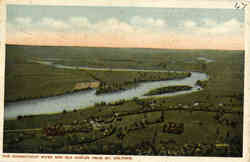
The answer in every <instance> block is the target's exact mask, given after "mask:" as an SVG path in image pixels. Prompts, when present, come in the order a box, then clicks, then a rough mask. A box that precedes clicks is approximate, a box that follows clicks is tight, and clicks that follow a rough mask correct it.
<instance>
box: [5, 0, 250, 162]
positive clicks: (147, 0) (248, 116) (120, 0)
mask: <svg viewBox="0 0 250 162" xmlns="http://www.w3.org/2000/svg"><path fill="white" fill-rule="evenodd" d="M7 3H8V4H25V5H34V4H36V5H83V6H122V7H126V6H134V7H166V8H177V7H178V8H233V3H234V1H228V0H218V1H214V0H190V1H187V0H85V1H84V0H7ZM245 10H246V11H245V85H244V86H245V89H244V101H245V102H244V132H243V141H244V146H243V158H223V157H220V158H218V157H163V156H132V158H133V160H132V161H138V162H141V161H143V162H144V161H145V162H147V161H166V162H176V161H178V162H179V161H181V162H189V161H195V162H201V161H202V162H224V161H225V162H226V161H227V162H250V157H249V153H250V152H249V151H250V143H249V141H250V140H249V138H250V128H249V127H250V123H249V121H250V110H249V109H248V105H249V100H248V99H249V98H250V94H249V90H250V86H249V84H247V83H248V81H249V79H250V75H249V72H248V71H249V70H250V69H249V68H250V67H249V65H248V64H247V63H248V62H250V56H248V54H249V51H250V45H249V43H248V42H249V38H250V31H249V30H250V29H249V25H250V15H249V14H250V7H249V6H247V7H246V9H245ZM5 23H6V6H5V1H4V0H0V77H1V78H0V90H1V91H0V98H1V101H2V102H1V103H0V107H1V110H2V111H0V119H3V114H4V113H3V110H4V108H3V107H4V103H3V101H4V64H5ZM0 128H1V129H0V141H3V120H1V121H0ZM2 145H3V144H2V142H0V152H1V153H2ZM10 155H13V154H10ZM17 155H18V154H17ZM22 155H31V154H22ZM32 155H39V154H32ZM43 155H46V154H43ZM47 155H55V154H47ZM57 155H59V154H57ZM61 155H62V154H61ZM64 156H65V155H64ZM72 156H76V155H72ZM93 156H99V155H93ZM90 157H91V155H90ZM103 157H105V156H103ZM112 157H115V155H114V156H112ZM0 161H4V162H6V161H14V162H15V161H16V162H29V161H66V159H64V160H55V159H53V160H51V159H41V158H39V159H28V158H15V159H8V158H2V155H0ZM69 161H79V160H74V159H70V160H69ZM81 161H101V160H81ZM106 161H109V160H106ZM111 161H112V160H111ZM113 161H114V160H113ZM119 161H122V162H127V161H130V162H131V160H119Z"/></svg>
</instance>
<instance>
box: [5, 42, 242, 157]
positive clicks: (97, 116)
mask: <svg viewBox="0 0 250 162" xmlns="http://www.w3.org/2000/svg"><path fill="white" fill-rule="evenodd" d="M30 58H32V59H41V60H47V61H48V60H53V62H55V63H58V64H63V65H74V66H88V67H105V68H130V69H133V68H134V69H152V70H172V71H183V72H185V73H181V74H182V75H180V76H178V74H176V73H175V74H174V75H173V74H172V73H156V72H127V71H126V72H115V71H87V70H85V71H84V70H69V69H67V70H66V69H56V68H53V67H48V66H44V65H39V64H35V63H30V62H27V60H28V59H30ZM197 58H207V59H210V60H213V61H212V62H209V63H208V62H206V60H204V59H197ZM192 71H196V72H202V73H206V74H207V75H208V76H209V79H208V81H206V82H199V83H198V84H200V85H201V86H202V87H203V90H201V91H198V92H193V93H191V94H183V95H178V96H172V97H152V98H150V99H138V98H134V99H133V100H128V101H120V102H116V103H99V104H96V105H95V106H93V107H89V108H85V109H79V110H74V111H70V112H69V111H62V112H61V113H57V114H43V115H33V116H32V115H30V116H23V117H19V118H17V119H15V120H5V121H4V152H19V153H20V152H29V153H30V152H36V153H77V154H83V153H84V154H85V153H89V154H129V155H169V156H233V157H240V156H242V142H243V141H242V134H243V112H244V111H243V96H244V94H243V89H244V81H243V80H244V51H222V50H221V51H220V50H170V49H169V50H163V49H119V48H87V47H85V48H84V47H32V46H7V54H6V80H5V83H6V84H5V89H6V91H5V101H15V100H20V99H30V98H39V97H48V96H52V95H59V94H60V95H62V94H64V93H68V92H71V89H72V87H73V86H74V84H75V83H77V82H83V81H95V80H99V81H102V82H103V83H105V84H107V85H109V86H114V85H119V86H117V87H118V90H120V89H122V88H131V87H133V86H135V85H136V84H135V83H136V81H139V82H141V81H154V80H168V79H173V78H178V77H180V78H183V77H188V73H189V72H192ZM114 82H115V83H114ZM117 82H118V83H117ZM109 86H106V87H108V88H107V89H111V88H110V87H109ZM24 89H25V90H24ZM115 90H117V89H115V88H114V91H115ZM112 92H113V90H112V91H111V93H112ZM104 93H106V92H104ZM173 125H174V126H173ZM178 125H183V129H182V127H180V131H178V133H176V132H175V130H176V129H177V127H178ZM178 129H179V127H178ZM204 132H206V133H204Z"/></svg>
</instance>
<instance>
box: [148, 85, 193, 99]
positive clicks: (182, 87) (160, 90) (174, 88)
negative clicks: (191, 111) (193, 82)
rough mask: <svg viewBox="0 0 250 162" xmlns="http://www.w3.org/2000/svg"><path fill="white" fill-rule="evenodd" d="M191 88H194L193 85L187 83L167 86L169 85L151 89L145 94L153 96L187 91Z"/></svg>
mask: <svg viewBox="0 0 250 162" xmlns="http://www.w3.org/2000/svg"><path fill="white" fill-rule="evenodd" d="M190 89H192V87H191V86H187V85H177V86H167V87H161V88H157V89H153V90H151V91H149V92H148V93H146V94H144V96H153V95H160V94H164V93H172V92H178V91H187V90H190Z"/></svg>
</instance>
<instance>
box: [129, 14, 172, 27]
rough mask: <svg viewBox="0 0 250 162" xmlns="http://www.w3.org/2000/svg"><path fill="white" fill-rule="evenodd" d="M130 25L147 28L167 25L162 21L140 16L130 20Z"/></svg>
mask: <svg viewBox="0 0 250 162" xmlns="http://www.w3.org/2000/svg"><path fill="white" fill-rule="evenodd" d="M130 23H131V24H132V25H136V26H148V27H165V26H166V25H167V24H166V22H165V21H164V20H162V19H156V18H151V17H149V18H143V17H141V16H134V17H132V19H131V20H130Z"/></svg>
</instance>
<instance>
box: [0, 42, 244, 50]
mask: <svg viewBox="0 0 250 162" xmlns="http://www.w3.org/2000/svg"><path fill="white" fill-rule="evenodd" d="M5 45H11V46H32V47H82V48H84V47H85V48H120V49H129V48H130V49H159V50H211V51H212V50H217V51H245V49H216V48H154V47H132V46H131V47H112V46H81V45H34V44H12V43H5Z"/></svg>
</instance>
